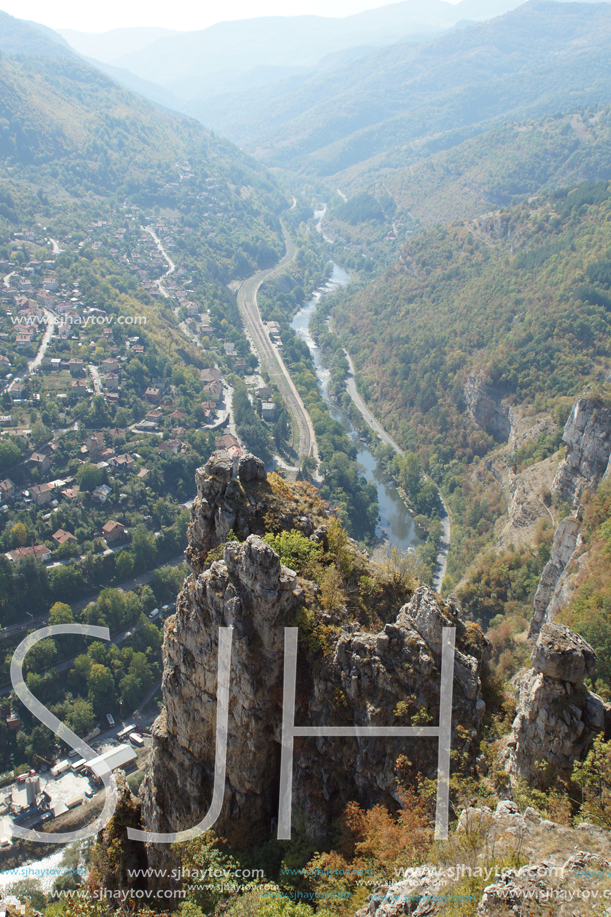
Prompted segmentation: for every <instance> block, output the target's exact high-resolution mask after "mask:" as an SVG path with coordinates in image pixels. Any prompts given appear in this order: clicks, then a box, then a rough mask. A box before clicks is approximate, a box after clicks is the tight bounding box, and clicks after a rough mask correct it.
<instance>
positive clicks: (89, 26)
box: [0, 0, 458, 32]
mask: <svg viewBox="0 0 611 917" xmlns="http://www.w3.org/2000/svg"><path fill="white" fill-rule="evenodd" d="M388 2H389V0H291V2H290V3H287V2H282V0H250V2H249V0H227V2H226V3H222V4H219V3H215V2H212V0H204V2H200V3H197V2H193V0H173V2H165V3H162V2H161V0H127V2H126V0H104V2H97V3H96V2H92V0H78V2H77V0H52V2H49V0H0V8H1V9H3V10H4V11H5V12H6V13H10V14H11V15H12V16H17V17H18V18H19V19H31V20H33V21H34V22H42V23H43V24H44V25H48V26H51V28H53V29H62V28H64V29H78V30H79V31H82V32H106V31H107V30H108V29H118V28H122V27H125V26H144V25H148V26H162V27H163V28H166V29H186V30H188V29H204V28H206V26H209V25H212V24H213V23H214V22H221V21H223V20H228V19H251V18H252V17H254V16H287V15H290V16H295V15H300V14H304V13H313V14H315V15H318V16H349V15H350V14H351V13H359V12H361V11H362V10H368V9H375V8H376V7H379V6H386V5H387V4H388ZM449 2H450V3H456V2H458V0H449Z"/></svg>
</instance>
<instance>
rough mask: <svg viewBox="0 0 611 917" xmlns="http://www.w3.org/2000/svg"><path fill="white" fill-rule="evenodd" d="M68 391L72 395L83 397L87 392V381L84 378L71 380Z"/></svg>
mask: <svg viewBox="0 0 611 917" xmlns="http://www.w3.org/2000/svg"><path fill="white" fill-rule="evenodd" d="M70 391H71V392H72V394H73V395H76V397H77V398H84V397H85V395H87V394H89V393H88V391H87V383H86V382H85V380H84V379H75V380H74V381H73V382H71V383H70Z"/></svg>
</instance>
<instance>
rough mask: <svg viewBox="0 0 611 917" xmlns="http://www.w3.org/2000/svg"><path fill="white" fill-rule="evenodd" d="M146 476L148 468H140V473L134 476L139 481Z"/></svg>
mask: <svg viewBox="0 0 611 917" xmlns="http://www.w3.org/2000/svg"><path fill="white" fill-rule="evenodd" d="M147 474H149V469H148V468H141V469H140V471H139V472H138V474H137V475H136V477H137V478H140V480H142V479H143V478H145V477H146V476H147Z"/></svg>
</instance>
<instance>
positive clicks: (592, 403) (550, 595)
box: [528, 398, 611, 640]
mask: <svg viewBox="0 0 611 917" xmlns="http://www.w3.org/2000/svg"><path fill="white" fill-rule="evenodd" d="M562 438H563V440H564V442H565V443H566V445H567V451H566V457H565V459H564V461H563V462H561V464H560V465H559V467H558V471H557V472H556V475H555V477H554V480H553V482H552V491H554V492H556V493H559V494H560V496H561V497H562V499H563V500H570V501H572V503H573V507H574V509H575V517H574V518H572V517H569V518H566V519H563V520H562V521H561V522H560V524H559V525H558V527H557V529H556V532H555V534H554V542H553V545H552V553H551V556H550V559H549V560H548V562H547V564H546V565H545V568H544V570H543V573H542V574H541V579H540V581H539V586H538V588H537V592H536V595H535V599H534V602H533V616H532V618H531V622H530V628H529V634H528V636H529V639H530V640H535V639H536V638H537V635H538V633H539V631H540V629H541V625H542V624H543V623H544V622H550V621H553V620H554V617H555V615H556V614H557V613H558V611H559V610H560V608H562V607H563V604H564V603H565V602H566V601H567V599H568V598H569V597H570V583H569V575H568V573H567V568H568V566H569V564H572V565H575V564H576V562H577V560H578V557H579V553H580V548H581V545H582V540H581V536H580V534H579V531H580V525H579V518H580V513H581V497H582V495H583V493H584V491H585V490H586V489H588V488H589V489H590V490H594V489H595V488H596V487H597V486H598V484H599V483H600V481H601V480H602V478H603V477H604V476H608V474H609V457H610V456H611V410H610V409H609V408H607V407H606V406H605V405H604V404H602V403H600V402H598V401H597V400H596V399H594V398H578V399H577V400H576V401H575V403H574V405H573V408H572V410H571V413H570V415H569V419H568V420H567V422H566V425H565V427H564V433H563V437H562Z"/></svg>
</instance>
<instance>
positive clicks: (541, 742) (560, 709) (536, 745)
mask: <svg viewBox="0 0 611 917" xmlns="http://www.w3.org/2000/svg"><path fill="white" fill-rule="evenodd" d="M531 658H532V668H531V669H528V670H526V671H524V672H522V673H520V674H519V675H518V676H517V677H516V679H515V682H516V688H517V701H518V706H517V713H516V718H515V720H514V723H513V727H512V731H511V735H510V736H509V739H508V741H507V743H506V746H505V751H504V755H503V757H504V768H505V770H506V771H507V772H508V773H509V775H510V776H511V778H512V779H513V780H517V779H519V778H524V779H526V780H527V781H528V782H529V783H530V784H534V785H542V786H545V785H547V784H548V783H549V779H550V777H552V776H556V775H558V776H560V777H565V778H566V777H568V776H569V775H570V773H571V770H572V768H573V764H574V763H575V761H576V760H578V759H582V758H583V757H585V755H586V754H587V751H588V749H589V747H590V745H591V744H592V741H593V739H594V736H595V735H596V734H597V733H598V732H600V731H601V730H603V729H604V728H605V718H606V710H605V705H604V704H603V701H602V700H601V698H600V697H599V696H598V695H597V694H592V693H591V692H590V691H588V689H587V688H586V687H585V685H584V680H585V679H586V678H587V677H590V676H592V674H593V673H594V664H595V660H596V657H595V655H594V650H593V649H592V647H591V646H590V645H589V644H588V643H586V641H585V640H583V639H582V637H579V636H578V635H577V634H574V633H573V632H572V631H571V630H570V629H569V628H568V627H566V626H564V625H562V624H545V625H544V626H543V627H542V629H541V633H540V634H539V637H538V639H537V642H536V644H535V646H534V647H533V651H532V656H531Z"/></svg>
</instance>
